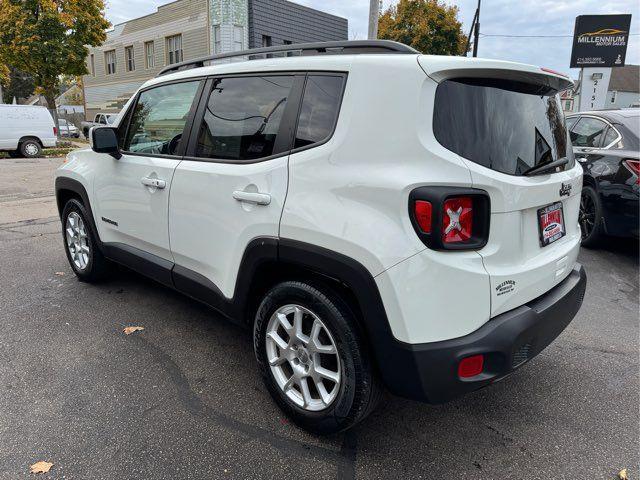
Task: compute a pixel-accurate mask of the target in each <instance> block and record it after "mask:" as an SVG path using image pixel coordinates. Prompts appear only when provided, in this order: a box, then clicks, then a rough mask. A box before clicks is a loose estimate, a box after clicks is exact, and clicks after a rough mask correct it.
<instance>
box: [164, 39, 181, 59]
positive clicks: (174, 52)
mask: <svg viewBox="0 0 640 480" xmlns="http://www.w3.org/2000/svg"><path fill="white" fill-rule="evenodd" d="M181 61H182V35H174V36H172V37H167V64H168V65H170V64H172V63H179V62H181Z"/></svg>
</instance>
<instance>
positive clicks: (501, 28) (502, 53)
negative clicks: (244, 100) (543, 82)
mask: <svg viewBox="0 0 640 480" xmlns="http://www.w3.org/2000/svg"><path fill="white" fill-rule="evenodd" d="M296 2H297V3H300V4H303V5H307V6H310V7H314V8H318V9H320V10H324V11H326V12H328V13H332V14H334V15H339V16H342V17H346V18H347V19H348V20H349V38H350V39H365V38H366V36H367V21H368V20H367V19H368V15H369V0H296ZM164 3H169V2H168V1H166V0H107V18H108V19H109V20H110V21H111V22H112V23H120V22H122V21H125V20H129V19H130V18H135V17H139V16H142V15H146V14H148V13H152V12H154V11H155V9H156V8H157V7H158V5H162V4H164ZM383 3H384V7H385V8H387V7H388V6H389V5H391V4H392V3H395V2H394V0H383ZM447 3H449V4H451V5H457V6H458V8H459V10H460V13H459V18H460V19H461V20H462V22H463V25H464V30H465V32H466V33H468V31H469V27H470V25H471V20H472V19H473V14H474V11H475V8H476V4H477V1H476V0H458V1H453V0H447ZM605 13H631V14H632V15H633V17H632V22H631V33H632V34H634V33H635V34H636V35H631V37H630V39H629V47H628V50H627V59H626V63H627V64H629V63H634V64H639V63H640V47H639V44H640V35H638V34H640V8H639V2H638V1H637V0H618V1H607V0H579V1H576V0H572V1H568V0H518V1H513V0H484V1H483V2H482V11H481V14H480V32H481V34H486V35H567V37H551V38H549V37H547V38H522V37H515V38H514V37H490V36H487V37H481V38H480V42H479V52H478V55H479V56H480V57H485V58H497V59H502V60H513V61H519V62H525V63H532V64H534V65H540V66H544V67H548V68H552V69H554V70H558V71H561V72H570V73H571V75H572V76H573V77H574V78H577V76H578V71H577V70H575V69H574V70H572V71H570V70H569V57H570V55H571V40H572V39H571V35H573V28H574V24H575V17H576V16H577V15H585V14H605Z"/></svg>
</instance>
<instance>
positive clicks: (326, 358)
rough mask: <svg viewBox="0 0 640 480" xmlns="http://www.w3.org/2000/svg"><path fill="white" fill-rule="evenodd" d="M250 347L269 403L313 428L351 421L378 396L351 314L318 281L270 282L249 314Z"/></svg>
mask: <svg viewBox="0 0 640 480" xmlns="http://www.w3.org/2000/svg"><path fill="white" fill-rule="evenodd" d="M300 312H301V313H300ZM298 319H299V320H298ZM287 326H288V327H287ZM287 332H291V335H288V333H287ZM274 335H275V336H277V337H278V339H277V341H276V340H275V339H274V338H275V337H274ZM305 338H306V341H305V340H304V339H305ZM301 339H302V340H301ZM285 344H286V346H285ZM254 349H255V353H256V358H257V360H258V366H259V369H260V373H261V374H262V376H263V378H264V381H265V384H266V386H267V389H268V390H269V392H270V393H271V396H272V397H273V399H274V400H275V402H276V403H277V404H278V406H279V407H280V408H281V409H282V410H283V411H284V412H285V413H286V414H287V416H288V417H290V418H291V419H292V420H293V421H294V422H295V423H296V424H297V425H299V426H300V427H302V428H304V429H306V430H308V431H311V432H313V433H317V434H323V435H324V434H331V433H336V432H339V431H342V430H346V429H348V428H351V427H353V426H354V425H356V424H357V423H358V422H360V421H362V420H363V419H364V418H365V417H366V416H367V415H369V413H370V412H371V411H373V409H374V408H375V406H376V404H377V403H378V401H379V399H380V396H381V392H382V387H381V384H380V381H379V379H378V376H377V374H376V372H375V368H374V366H373V364H372V362H371V359H370V357H369V354H368V352H367V349H366V345H365V343H364V342H363V341H362V338H361V335H360V332H359V329H358V328H357V323H356V318H355V315H354V314H353V313H352V312H351V310H350V309H349V307H348V306H347V304H346V302H344V301H343V300H342V299H341V298H340V296H338V295H337V294H335V293H334V292H333V291H331V290H330V289H328V288H325V287H324V286H319V285H316V286H312V285H310V284H308V283H303V282H294V281H290V282H284V283H281V284H279V285H276V286H275V287H273V288H272V289H271V290H270V291H269V292H268V293H267V295H266V296H265V297H264V299H263V300H262V303H261V304H260V306H259V308H258V311H257V313H256V318H255V323H254ZM318 372H320V373H318ZM304 385H306V387H305V386H304Z"/></svg>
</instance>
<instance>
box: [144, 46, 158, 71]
mask: <svg viewBox="0 0 640 480" xmlns="http://www.w3.org/2000/svg"><path fill="white" fill-rule="evenodd" d="M144 64H145V67H146V68H154V67H155V66H156V58H155V48H154V45H153V41H151V42H144Z"/></svg>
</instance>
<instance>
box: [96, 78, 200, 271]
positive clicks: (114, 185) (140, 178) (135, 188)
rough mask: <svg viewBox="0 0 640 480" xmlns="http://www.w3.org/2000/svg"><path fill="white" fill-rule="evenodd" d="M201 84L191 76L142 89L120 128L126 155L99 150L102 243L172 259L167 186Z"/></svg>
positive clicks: (99, 228)
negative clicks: (100, 151)
mask: <svg viewBox="0 0 640 480" xmlns="http://www.w3.org/2000/svg"><path fill="white" fill-rule="evenodd" d="M201 84H203V82H202V81H200V80H191V81H184V82H180V83H170V84H165V85H161V86H154V87H151V88H148V89H146V90H143V91H142V92H140V93H139V96H138V98H137V100H136V102H135V104H134V106H133V108H132V109H131V110H130V112H129V113H128V114H127V115H126V116H125V117H124V119H123V121H122V125H120V127H119V132H118V133H119V136H120V138H121V140H120V143H121V150H122V157H121V158H119V159H115V158H113V157H111V156H108V155H103V154H101V155H100V156H101V157H102V158H100V159H99V161H97V162H96V165H99V166H96V172H95V180H94V200H95V201H94V203H95V205H92V206H93V208H94V209H95V210H96V212H97V213H96V215H95V216H96V221H97V224H98V230H99V233H100V238H101V240H102V241H103V242H104V243H108V244H116V245H114V246H116V247H121V248H122V247H124V246H127V247H133V248H135V249H137V250H141V251H143V252H146V253H150V254H152V255H155V256H156V257H160V258H162V259H165V260H169V261H170V260H171V251H170V248H169V234H168V205H169V190H170V188H171V182H172V180H173V174H174V170H175V168H176V167H177V166H178V164H179V163H180V160H181V155H182V151H183V144H182V134H183V131H184V130H185V128H187V129H188V128H189V127H190V119H191V117H192V115H193V110H195V104H196V99H197V98H198V97H199V91H200V87H201ZM187 131H188V130H187ZM134 253H136V252H134ZM137 253H140V252H137Z"/></svg>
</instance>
